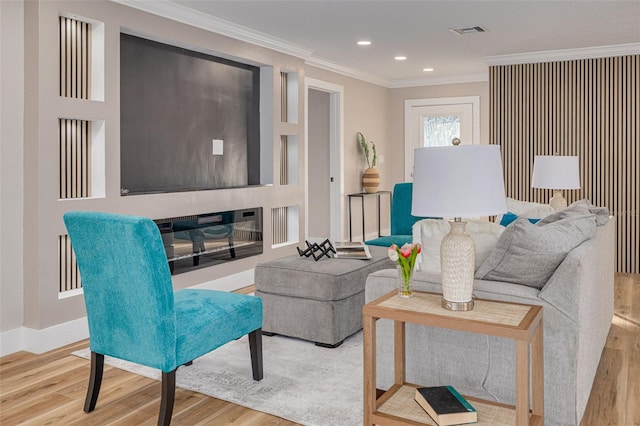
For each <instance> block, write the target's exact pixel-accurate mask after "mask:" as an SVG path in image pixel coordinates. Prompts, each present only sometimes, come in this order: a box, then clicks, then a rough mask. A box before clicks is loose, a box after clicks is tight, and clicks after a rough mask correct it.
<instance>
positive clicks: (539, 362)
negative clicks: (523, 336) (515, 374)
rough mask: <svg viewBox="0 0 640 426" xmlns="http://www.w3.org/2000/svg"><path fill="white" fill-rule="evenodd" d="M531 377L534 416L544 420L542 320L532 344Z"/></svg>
mask: <svg viewBox="0 0 640 426" xmlns="http://www.w3.org/2000/svg"><path fill="white" fill-rule="evenodd" d="M531 371H532V373H531V375H532V378H531V380H532V383H531V388H532V392H533V395H532V404H533V406H532V407H531V411H532V412H533V414H535V415H538V416H540V418H542V419H543V420H544V351H543V347H542V320H540V324H538V329H537V330H536V334H535V335H534V336H533V341H532V342H531Z"/></svg>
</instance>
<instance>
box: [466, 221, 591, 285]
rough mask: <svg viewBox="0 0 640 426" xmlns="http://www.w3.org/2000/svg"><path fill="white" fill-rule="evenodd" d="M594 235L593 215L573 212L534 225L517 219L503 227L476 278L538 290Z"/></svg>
mask: <svg viewBox="0 0 640 426" xmlns="http://www.w3.org/2000/svg"><path fill="white" fill-rule="evenodd" d="M595 232H596V219H595V215H593V214H590V213H586V214H585V213H577V212H576V213H575V214H570V215H568V216H567V217H564V218H562V219H559V220H557V221H554V222H551V223H543V222H542V221H540V222H538V224H536V225H534V224H532V223H531V222H529V221H528V220H527V219H526V218H519V219H517V220H516V221H515V222H513V223H512V224H511V225H510V226H508V227H507V228H505V230H504V232H503V233H502V235H501V236H500V238H499V240H498V242H497V244H496V246H495V248H494V249H493V250H492V252H491V254H490V255H489V257H488V258H487V259H486V260H485V261H484V262H483V263H482V265H480V267H479V268H478V270H477V271H476V278H477V279H486V280H495V281H506V282H510V283H517V284H523V285H527V286H530V287H535V288H538V289H541V288H542V287H544V285H545V283H546V282H547V281H548V280H549V278H550V277H551V275H553V272H554V271H555V270H556V268H557V267H558V265H560V263H561V262H562V261H563V260H564V258H565V256H566V255H567V253H569V251H571V250H572V249H573V248H574V247H577V246H578V245H579V244H581V243H582V242H583V241H585V240H587V239H589V238H591V237H592V236H593V235H594V234H595Z"/></svg>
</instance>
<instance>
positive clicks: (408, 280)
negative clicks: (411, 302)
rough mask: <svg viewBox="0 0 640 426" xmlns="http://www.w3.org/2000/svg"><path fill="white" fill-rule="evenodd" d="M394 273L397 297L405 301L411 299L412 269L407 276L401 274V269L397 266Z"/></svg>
mask: <svg viewBox="0 0 640 426" xmlns="http://www.w3.org/2000/svg"><path fill="white" fill-rule="evenodd" d="M396 272H397V273H398V296H400V297H402V298H405V299H409V298H411V297H413V290H412V287H413V269H411V270H410V271H409V273H408V274H403V273H402V268H401V267H400V266H399V265H398V266H396ZM407 275H408V276H407Z"/></svg>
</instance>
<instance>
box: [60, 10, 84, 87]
mask: <svg viewBox="0 0 640 426" xmlns="http://www.w3.org/2000/svg"><path fill="white" fill-rule="evenodd" d="M58 23H59V25H58V35H59V40H58V42H59V46H58V50H59V52H60V54H59V62H60V64H59V71H58V72H59V73H60V76H59V84H60V91H59V94H60V96H64V97H68V98H79V99H90V97H91V90H90V89H91V24H90V23H88V22H83V21H79V20H76V19H71V18H66V17H64V16H60V17H58Z"/></svg>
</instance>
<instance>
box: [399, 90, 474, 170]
mask: <svg viewBox="0 0 640 426" xmlns="http://www.w3.org/2000/svg"><path fill="white" fill-rule="evenodd" d="M404 120H405V145H404V146H405V164H406V165H407V167H405V179H406V181H407V182H409V181H411V180H412V175H413V150H414V149H416V148H420V147H424V146H449V145H451V141H452V139H454V138H458V139H460V143H461V144H462V145H472V144H479V143H480V97H479V96H467V97H451V98H433V99H411V100H406V101H405V107H404Z"/></svg>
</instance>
